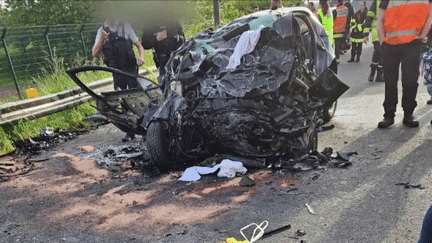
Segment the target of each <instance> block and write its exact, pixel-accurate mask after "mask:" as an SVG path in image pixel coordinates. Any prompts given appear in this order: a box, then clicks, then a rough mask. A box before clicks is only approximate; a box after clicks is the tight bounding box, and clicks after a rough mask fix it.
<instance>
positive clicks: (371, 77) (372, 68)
mask: <svg viewBox="0 0 432 243" xmlns="http://www.w3.org/2000/svg"><path fill="white" fill-rule="evenodd" d="M370 67H371V72H370V74H369V78H368V81H369V82H373V81H374V78H375V72H376V70H377V66H374V65H371V66H370Z"/></svg>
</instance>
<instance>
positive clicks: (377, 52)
mask: <svg viewBox="0 0 432 243" xmlns="http://www.w3.org/2000/svg"><path fill="white" fill-rule="evenodd" d="M373 45H374V52H373V55H372V65H374V66H380V67H381V66H382V57H381V56H382V54H381V45H380V43H379V41H375V42H373Z"/></svg>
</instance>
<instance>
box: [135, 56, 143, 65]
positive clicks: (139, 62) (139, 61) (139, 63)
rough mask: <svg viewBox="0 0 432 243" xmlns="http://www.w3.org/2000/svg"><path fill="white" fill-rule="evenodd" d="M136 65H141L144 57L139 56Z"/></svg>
mask: <svg viewBox="0 0 432 243" xmlns="http://www.w3.org/2000/svg"><path fill="white" fill-rule="evenodd" d="M137 64H138V67H141V66H142V65H143V64H144V58H142V57H140V58H138V59H137Z"/></svg>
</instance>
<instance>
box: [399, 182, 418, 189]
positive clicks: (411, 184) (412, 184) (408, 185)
mask: <svg viewBox="0 0 432 243" xmlns="http://www.w3.org/2000/svg"><path fill="white" fill-rule="evenodd" d="M395 185H397V186H404V187H405V188H407V189H408V188H418V189H425V187H424V186H422V184H420V183H418V182H399V183H396V184H395Z"/></svg>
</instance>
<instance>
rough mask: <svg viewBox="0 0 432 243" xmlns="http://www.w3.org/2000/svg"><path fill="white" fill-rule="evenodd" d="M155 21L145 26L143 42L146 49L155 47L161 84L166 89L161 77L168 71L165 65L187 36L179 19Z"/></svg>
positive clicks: (154, 58) (155, 60) (154, 56)
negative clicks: (151, 24)
mask: <svg viewBox="0 0 432 243" xmlns="http://www.w3.org/2000/svg"><path fill="white" fill-rule="evenodd" d="M154 23H155V24H154V25H153V26H146V27H144V31H143V36H142V40H141V43H142V46H143V47H144V49H153V60H154V62H155V64H156V67H157V68H158V70H159V78H158V80H159V86H160V87H161V89H162V90H164V89H165V84H164V83H163V81H162V79H160V77H162V76H163V75H164V74H165V72H166V71H165V65H166V63H167V62H168V60H169V58H170V56H171V53H172V52H173V51H175V50H176V49H177V48H179V47H180V46H181V45H182V44H183V43H184V41H185V37H184V33H183V28H182V27H181V25H180V22H179V21H178V20H174V19H168V18H167V19H160V20H158V21H154Z"/></svg>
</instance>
